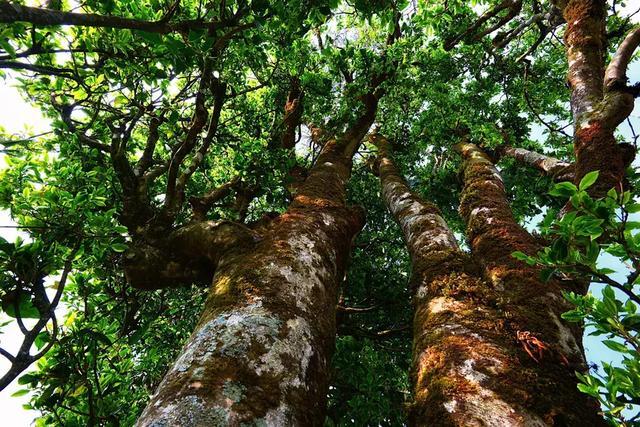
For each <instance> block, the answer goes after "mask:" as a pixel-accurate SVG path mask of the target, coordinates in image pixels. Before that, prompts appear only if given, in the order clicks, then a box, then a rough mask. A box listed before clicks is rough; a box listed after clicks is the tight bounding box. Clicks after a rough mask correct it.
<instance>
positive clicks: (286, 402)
mask: <svg viewBox="0 0 640 427" xmlns="http://www.w3.org/2000/svg"><path fill="white" fill-rule="evenodd" d="M365 104H366V105H365V106H366V109H365V112H364V114H363V115H362V116H361V117H360V119H359V120H358V121H357V122H356V124H355V125H354V126H353V127H352V128H351V129H350V131H349V132H347V133H346V134H345V135H344V136H343V137H342V138H340V139H339V140H337V141H336V140H332V141H329V142H328V143H327V144H326V145H325V147H324V149H323V152H322V154H321V155H320V157H319V158H318V161H317V162H316V164H315V166H314V167H313V168H312V169H311V171H310V174H309V177H308V178H307V179H306V180H305V182H304V184H303V185H302V187H301V188H300V190H299V192H298V193H297V194H296V197H295V199H294V201H293V202H292V204H291V206H290V207H289V209H288V210H287V212H285V213H284V214H282V215H280V216H279V217H277V218H276V219H274V220H273V221H272V223H271V224H270V225H269V226H268V228H267V229H266V231H265V232H264V233H263V235H262V236H261V237H260V238H259V240H258V241H257V242H255V243H247V244H245V245H239V246H236V247H234V248H233V249H230V250H229V251H228V252H226V253H225V254H224V255H222V256H221V258H220V260H219V262H218V264H217V269H216V272H215V275H214V278H213V286H212V288H211V291H210V294H209V298H208V299H207V302H206V304H205V308H204V312H203V314H202V317H201V318H200V321H199V322H198V325H197V327H196V329H195V331H194V333H193V334H192V336H191V337H190V339H189V340H188V342H187V344H186V346H185V347H184V349H183V350H182V353H181V355H180V357H179V358H178V360H177V361H176V362H175V364H174V366H173V367H172V368H171V369H170V370H169V372H168V373H167V374H166V376H165V378H164V379H163V381H162V383H161V384H160V386H159V387H158V390H157V392H156V393H155V394H154V396H153V397H152V398H151V401H150V403H149V405H148V406H147V408H146V409H145V411H144V412H143V414H142V415H141V417H140V418H139V420H138V424H137V425H139V426H165V425H166V426H213V425H216V426H217V425H233V426H238V425H274V426H275V425H277V426H285V425H305V426H306V425H309V426H315V425H318V426H320V425H323V423H324V411H325V406H326V395H327V389H328V377H329V375H328V368H329V366H328V364H329V361H330V358H331V355H332V351H333V346H334V340H335V328H336V326H335V314H336V304H337V295H338V285H339V283H340V282H341V281H342V279H343V276H344V269H345V267H346V264H347V259H348V255H349V250H350V247H351V242H352V239H353V237H354V236H355V234H356V233H357V232H358V231H359V229H360V228H361V227H362V225H363V223H364V218H363V215H362V212H361V211H360V210H359V209H354V208H349V207H347V206H346V201H345V184H346V182H347V180H348V178H349V175H350V172H351V158H352V156H353V154H354V153H355V150H356V149H357V146H358V145H359V143H360V141H361V140H362V138H363V137H364V135H365V133H366V131H367V130H368V128H369V127H370V126H371V123H372V122H373V119H374V116H375V110H376V107H377V99H373V100H372V102H367V103H365Z"/></svg>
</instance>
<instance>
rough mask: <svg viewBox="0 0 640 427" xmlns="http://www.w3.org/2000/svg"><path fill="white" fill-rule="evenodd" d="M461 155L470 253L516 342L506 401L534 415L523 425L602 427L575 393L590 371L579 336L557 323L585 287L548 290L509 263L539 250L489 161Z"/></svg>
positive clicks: (473, 151) (534, 275)
mask: <svg viewBox="0 0 640 427" xmlns="http://www.w3.org/2000/svg"><path fill="white" fill-rule="evenodd" d="M457 149H458V150H459V151H460V152H461V153H462V156H463V159H464V189H463V192H462V196H461V202H460V213H461V215H462V216H463V218H464V219H465V221H466V222H467V237H468V241H469V243H470V246H471V250H472V254H473V256H474V259H475V260H476V261H477V262H478V263H479V264H480V265H481V267H482V270H483V274H484V277H485V278H486V279H487V280H488V281H490V282H491V283H492V284H493V290H494V292H495V297H496V309H497V310H498V312H499V313H500V316H501V318H502V319H501V321H500V322H501V324H502V325H501V327H504V328H505V330H506V331H510V334H511V337H512V338H511V339H512V342H517V343H518V346H517V347H518V348H517V349H513V353H512V355H513V361H512V364H511V366H509V367H508V368H509V370H510V375H511V376H512V377H511V380H512V384H513V385H512V386H511V390H509V389H505V390H503V393H501V395H502V396H505V398H507V397H506V396H509V397H508V399H511V400H510V401H512V402H518V403H519V404H520V405H522V406H524V407H525V408H526V409H527V410H529V411H530V412H531V413H533V414H535V420H536V422H535V423H534V422H533V421H529V424H526V425H563V426H565V425H566V426H582V425H589V426H599V425H605V423H604V421H603V419H602V418H601V417H600V416H598V414H597V411H598V406H597V404H596V402H595V401H593V400H592V399H591V398H589V397H588V396H587V395H585V394H583V393H580V392H579V391H578V389H577V387H576V384H577V378H576V377H575V374H574V371H576V370H578V371H584V370H586V363H585V359H584V354H583V348H582V338H581V337H582V330H581V328H578V327H575V326H568V325H566V324H565V323H564V322H563V321H562V320H561V318H560V316H561V314H562V313H563V312H565V311H568V310H569V309H570V306H569V304H568V302H566V301H565V300H564V298H563V297H562V291H563V290H567V291H570V290H573V291H576V292H584V291H585V289H584V285H581V284H579V283H576V282H571V281H567V282H568V283H562V284H561V283H560V282H559V281H557V280H551V281H549V282H547V283H544V282H543V281H541V279H540V271H539V269H537V268H534V267H530V266H528V265H526V264H524V263H523V262H520V261H518V260H516V259H515V258H513V257H512V255H511V254H512V253H513V252H515V251H522V252H524V253H526V254H528V255H535V254H536V253H537V252H538V251H539V250H540V249H541V245H540V244H539V243H538V242H537V241H536V239H535V238H534V237H533V236H532V235H531V234H529V233H528V232H527V231H526V230H524V229H523V228H522V227H520V226H519V225H518V224H517V223H516V221H515V220H514V218H513V215H512V212H511V208H510V206H509V203H508V201H507V198H506V194H505V190H504V186H503V183H502V179H501V177H500V175H499V173H498V171H497V170H496V169H495V167H494V165H493V163H492V162H491V161H490V160H489V158H488V157H487V156H486V155H485V154H484V153H483V152H482V151H481V150H480V149H478V147H476V146H475V145H473V144H469V143H462V144H459V145H458V146H457ZM484 375H486V376H489V374H486V373H485V374H484Z"/></svg>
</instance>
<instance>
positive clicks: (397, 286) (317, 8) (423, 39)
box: [0, 0, 640, 426]
mask: <svg viewBox="0 0 640 427" xmlns="http://www.w3.org/2000/svg"><path fill="white" fill-rule="evenodd" d="M0 3H5V2H0ZM16 3H23V2H16ZM498 3H500V2H498V1H493V0H492V1H478V2H466V1H458V0H455V1H448V2H431V1H416V0H413V1H404V0H378V1H353V2H338V1H337V0H336V1H320V0H287V1H285V0H277V1H263V0H253V1H248V0H230V1H218V2H214V1H211V2H202V1H196V0H182V1H177V2H167V3H164V2H159V1H157V0H148V1H131V0H117V1H115V0H111V1H97V0H87V1H85V2H82V3H81V4H77V3H75V2H66V1H62V2H57V1H50V2H47V7H49V8H51V9H57V10H65V11H69V10H71V8H75V9H74V10H75V11H76V12H78V13H96V14H100V15H104V16H118V17H127V18H131V19H132V20H137V21H147V22H156V23H160V24H157V25H155V24H154V25H155V26H153V25H151V24H149V26H148V27H147V28H146V29H136V28H131V27H129V28H128V27H126V26H125V27H124V28H113V25H103V26H83V25H71V26H67V25H45V24H39V25H34V24H30V23H26V22H15V23H10V24H0V49H1V50H0V77H2V78H4V82H5V84H9V82H17V84H18V87H19V90H20V91H21V93H22V94H23V95H24V97H25V99H27V100H28V101H29V102H30V103H32V104H33V105H35V106H37V108H39V109H40V110H41V111H42V114H43V115H44V117H46V119H47V120H48V121H49V123H50V129H51V130H50V131H49V132H47V133H45V134H44V135H36V136H31V135H9V134H7V133H6V132H4V131H3V130H2V128H1V127H0V133H1V135H0V137H1V139H2V141H0V145H2V147H3V150H2V153H3V154H4V156H3V159H4V162H5V166H4V167H3V169H2V170H1V171H0V208H2V209H5V210H8V211H9V212H10V215H11V217H12V218H13V220H14V221H15V222H16V223H17V224H19V226H20V227H23V229H24V230H26V232H27V233H28V234H29V239H28V240H27V241H20V240H19V241H16V242H7V241H6V240H0V302H1V303H2V304H1V306H2V313H1V315H2V318H1V319H0V321H6V322H4V323H0V324H1V325H2V327H9V325H10V324H12V326H15V324H18V327H19V329H20V330H22V331H23V332H24V337H25V342H26V343H27V345H26V350H27V352H28V351H29V349H30V348H31V349H32V351H31V355H36V357H30V358H27V359H25V360H26V362H25V363H26V364H25V365H24V366H22V367H21V368H19V369H17V371H16V375H18V374H21V373H22V370H24V369H25V368H26V367H27V366H29V365H30V364H32V363H33V364H34V365H35V366H36V369H35V370H32V371H29V372H28V373H22V375H21V376H19V378H18V379H16V380H15V381H17V382H18V383H19V384H22V385H24V390H25V391H24V393H26V392H27V391H26V390H31V391H33V393H34V394H33V398H32V400H31V403H30V405H29V406H30V407H31V408H34V409H37V410H38V411H40V412H41V414H42V415H41V417H40V418H39V419H38V421H37V425H43V426H44V425H65V426H73V425H127V426H128V425H132V424H133V423H134V422H135V419H136V418H137V416H138V415H139V414H140V412H141V411H142V409H143V408H144V406H145V404H146V402H147V401H148V398H149V394H150V393H152V392H153V390H154V389H155V387H156V386H157V385H158V383H159V381H160V380H161V378H162V376H163V375H164V373H165V372H166V370H167V368H168V367H169V365H170V363H171V361H172V360H173V359H174V358H175V357H176V355H177V353H178V351H179V350H180V348H181V346H182V344H183V342H184V341H185V340H186V338H187V337H188V336H189V334H190V332H191V331H192V328H193V326H194V324H195V322H196V321H197V318H198V314H199V313H200V310H201V307H202V303H203V301H204V296H205V294H206V290H207V287H206V285H207V283H204V284H203V283H198V281H197V280H195V281H194V282H195V283H193V284H191V283H185V286H184V287H182V288H178V289H175V288H170V289H162V290H156V291H142V290H139V289H134V288H132V287H131V286H130V285H129V284H128V283H127V281H126V280H125V277H124V273H123V268H122V266H123V263H124V262H125V260H124V254H125V251H126V250H127V248H128V247H129V246H130V245H131V243H132V237H133V236H134V234H135V233H136V232H137V230H138V227H140V224H139V222H138V221H139V218H142V217H145V216H149V217H153V218H154V220H156V219H157V220H158V223H159V224H167V223H168V224H184V223H187V222H188V221H189V220H190V218H191V215H192V211H193V207H194V206H195V205H196V204H197V202H198V199H199V198H200V200H202V197H203V195H205V194H207V193H209V192H210V191H211V190H214V189H221V188H222V187H223V186H225V185H227V187H225V188H228V189H229V191H227V192H225V193H223V194H222V193H221V194H220V197H218V198H217V199H216V200H215V201H213V203H212V204H211V206H209V208H210V209H208V210H207V211H205V213H206V218H209V219H215V220H233V221H240V222H244V223H246V224H249V223H252V222H256V221H259V220H261V218H264V217H265V216H268V215H271V214H272V213H274V212H276V213H278V212H282V211H283V210H284V209H285V208H286V206H287V204H288V202H289V201H290V199H291V194H292V192H293V191H295V189H294V188H293V187H294V186H293V184H295V176H294V173H292V171H293V170H295V169H296V168H297V169H300V170H302V172H301V173H304V169H305V168H308V167H309V166H310V165H311V164H312V163H313V161H314V159H315V158H316V156H317V154H318V152H319V150H320V148H321V144H322V142H323V140H324V139H323V138H325V137H323V136H322V135H334V134H337V133H340V132H343V131H344V130H345V129H346V128H347V125H348V124H349V123H351V122H353V121H354V120H355V118H356V117H357V114H356V113H357V112H358V111H359V110H360V109H361V106H360V98H359V97H360V96H361V95H362V93H363V92H364V91H365V89H366V87H367V85H368V84H369V83H370V80H371V78H372V76H375V75H378V74H380V73H387V74H389V78H388V79H387V80H386V81H385V82H384V83H383V84H382V90H383V91H384V96H383V97H382V98H381V101H380V106H379V110H378V113H377V119H376V125H377V126H378V127H379V128H380V129H381V132H383V133H384V134H385V135H387V136H388V138H389V139H390V140H392V141H393V145H394V151H395V153H396V154H395V156H396V161H397V163H398V165H399V166H400V167H401V168H402V172H403V173H404V175H405V176H406V177H407V178H408V181H409V183H410V184H411V185H412V187H413V188H414V189H415V190H416V191H418V192H420V193H421V194H422V195H423V196H424V197H425V199H427V200H430V201H433V202H434V203H435V204H437V205H438V206H439V208H440V209H441V210H442V212H443V215H444V216H445V218H446V219H447V221H448V223H449V225H450V226H451V228H452V229H453V230H454V232H456V234H457V235H460V236H462V235H463V229H464V225H463V223H462V220H461V219H460V217H459V215H458V213H457V208H458V198H459V191H460V182H459V175H458V173H459V166H460V160H459V158H458V156H457V155H456V154H455V152H454V151H453V150H452V149H451V147H452V146H453V145H454V144H456V143H457V142H459V139H460V129H464V132H465V133H467V134H468V135H469V136H470V138H471V139H472V140H473V141H475V142H476V143H478V144H479V145H481V146H482V147H483V148H484V149H485V150H486V151H487V152H489V153H491V154H494V155H495V156H496V159H498V158H499V153H500V147H501V146H503V145H505V144H509V145H511V146H517V147H522V148H527V149H530V150H535V151H540V152H542V151H545V152H547V153H551V154H553V155H555V156H556V157H558V158H561V159H564V160H567V161H572V156H573V152H572V149H571V144H572V142H571V136H570V134H571V128H570V120H571V114H570V109H569V108H568V107H567V105H568V102H569V90H568V89H567V88H566V86H565V76H566V69H567V61H566V56H565V52H564V48H563V45H562V41H561V39H560V38H559V37H560V36H561V32H562V28H563V27H562V26H561V25H560V24H561V22H557V23H556V27H554V28H547V27H544V26H542V25H540V26H532V27H528V29H526V30H524V31H522V30H520V31H517V32H516V30H517V29H518V28H519V27H520V25H521V24H522V23H525V22H528V20H529V19H530V18H532V17H533V16H534V15H536V14H538V13H539V8H540V7H541V5H540V4H539V2H538V1H536V0H532V1H528V0H527V1H524V2H522V8H521V16H520V17H519V18H518V19H515V20H513V21H510V22H507V23H506V26H505V27H504V28H502V29H500V30H499V31H498V35H501V34H502V39H501V40H506V39H509V40H508V43H507V42H505V43H504V45H501V44H500V43H496V42H495V39H494V41H493V43H492V41H491V39H490V38H488V37H482V36H479V34H472V33H468V31H467V29H468V28H470V26H472V24H473V23H474V22H476V20H477V18H478V16H479V15H481V14H482V13H483V12H484V11H486V10H488V9H490V8H491V7H493V6H495V5H497V4H498ZM4 7H5V6H4V5H1V7H0V11H3V10H5V9H3V8H4ZM8 7H10V6H8ZM0 13H4V12H0ZM609 13H610V15H611V16H610V18H609V20H608V23H609V24H608V25H609V28H608V31H609V32H610V34H611V37H610V39H609V42H610V50H611V51H613V50H614V49H615V46H616V45H617V44H618V42H619V41H620V39H621V37H622V36H623V35H624V33H625V32H626V30H628V29H629V28H631V23H630V21H629V19H627V17H626V16H619V15H618V13H619V12H618V11H617V10H616V9H615V6H614V7H612V8H611V10H610V11H609ZM0 22H2V21H1V20H0ZM167 23H175V25H174V26H173V27H170V26H169V27H170V28H169V27H168V26H167ZM110 27H111V28H110ZM543 27H544V28H543ZM398 31H399V32H400V33H401V36H400V37H399V38H398V39H397V40H396V41H395V42H394V43H392V44H390V45H388V44H387V43H386V41H387V40H388V38H389V35H390V34H393V33H394V32H398ZM509 31H512V32H511V33H510V32H509ZM489 33H490V32H487V34H489ZM485 35H486V34H485ZM542 35H544V37H542ZM452 40H454V41H455V40H457V41H456V42H452ZM447 45H452V46H447ZM445 47H448V48H447V49H445ZM295 85H299V86H300V88H301V92H302V93H303V94H304V96H302V97H300V98H299V99H298V102H299V103H300V104H301V105H302V110H303V112H302V116H301V119H300V120H299V121H300V123H298V124H296V135H295V137H296V146H295V148H293V149H292V148H287V147H282V146H281V145H279V144H278V143H277V142H275V141H278V140H279V139H280V138H281V136H282V134H283V133H284V132H285V128H286V120H285V118H286V117H285V103H286V101H287V96H288V94H289V93H290V92H291V91H292V88H294V86H295ZM202 111H208V113H206V114H205V118H204V121H203V122H202V123H201V124H202V125H201V126H199V127H198V126H195V124H197V123H198V122H199V120H200V116H199V114H200V113H201V112H202ZM216 111H217V114H218V118H217V119H216V120H217V121H216V122H215V124H214V118H215V117H216ZM5 120H11V117H6V116H5V117H3V118H1V119H0V124H2V122H3V121H5ZM209 120H210V121H209ZM194 126H195V127H194ZM210 131H211V132H210ZM192 134H193V135H195V136H194V137H193V138H192V139H193V143H194V147H195V149H194V151H192V152H189V153H187V156H186V158H185V159H183V160H184V164H183V167H182V169H180V168H179V167H178V172H182V173H183V174H184V175H182V176H184V177H185V179H184V180H181V179H176V178H175V177H173V178H172V177H171V170H172V164H171V159H175V154H176V152H178V151H179V150H180V147H182V146H184V144H185V143H184V141H187V140H189V138H190V135H192ZM312 134H313V135H312ZM317 134H320V136H318V135H317ZM196 136H197V138H196ZM621 140H622V137H621ZM627 142H633V143H634V144H635V141H627ZM195 144H197V145H195ZM148 147H152V148H151V152H150V153H149V149H148ZM192 148H193V147H192ZM374 150H375V149H374V147H372V146H370V145H365V146H364V147H363V148H362V149H361V150H360V152H359V153H358V154H357V156H356V158H355V166H354V172H353V177H352V179H351V181H350V183H349V197H350V200H351V202H352V203H353V204H357V205H360V206H362V207H363V208H364V210H365V211H366V214H367V215H366V216H367V223H366V226H365V228H364V230H363V231H362V232H361V233H360V234H359V236H358V237H357V239H356V241H355V242H354V243H353V253H352V257H351V261H350V268H349V271H348V273H347V275H346V277H345V281H344V284H343V286H342V291H341V292H342V293H341V297H340V301H339V310H338V339H337V343H336V349H335V355H334V358H333V364H332V372H333V376H332V385H331V387H330V395H329V410H328V418H327V421H326V423H327V425H402V424H403V423H404V422H405V414H406V411H405V405H407V404H409V403H410V401H411V396H410V387H409V381H408V369H409V365H410V363H409V362H410V352H411V328H410V326H409V325H410V323H411V316H412V311H411V301H410V292H409V290H408V289H407V285H408V279H409V274H410V271H409V270H410V265H409V262H408V257H407V254H406V249H405V246H404V244H403V241H402V237H401V234H400V232H399V230H398V228H397V225H396V224H395V223H394V221H393V219H392V218H391V217H390V216H389V214H388V212H387V211H386V209H385V207H384V204H383V202H382V200H381V199H380V197H379V192H380V189H379V184H378V178H377V177H376V176H374V175H373V174H372V173H371V167H370V166H371V163H372V162H373V158H374V157H375V153H374ZM190 165H191V166H190ZM178 166H180V165H178ZM499 166H500V168H501V173H502V175H503V178H504V182H505V186H506V188H507V191H508V194H509V196H510V197H511V203H512V208H513V210H514V213H515V215H516V217H517V219H518V220H519V221H521V222H523V223H524V222H526V221H531V219H532V218H539V217H540V216H541V215H542V214H543V213H546V216H545V219H544V220H543V221H542V222H541V233H542V236H541V238H544V239H547V242H548V243H549V249H548V250H547V251H545V252H544V253H541V254H539V256H538V257H528V256H525V255H524V254H516V256H517V257H520V258H522V259H524V260H526V261H527V262H529V263H532V264H535V263H539V264H543V265H544V266H545V267H547V269H546V270H545V272H546V274H547V275H548V276H550V275H551V274H555V275H559V276H562V275H563V274H570V275H578V276H580V277H583V278H584V280H593V281H594V282H595V283H596V284H594V286H593V293H589V294H587V295H575V294H567V298H568V299H569V300H570V301H571V302H572V303H574V304H575V306H576V308H575V310H573V311H571V312H569V313H567V314H566V315H565V319H566V320H567V321H572V322H584V323H585V324H586V325H588V326H589V329H588V330H587V332H588V333H591V334H594V335H597V336H599V337H602V339H603V341H602V342H603V343H604V345H605V346H607V347H608V348H609V349H610V350H611V351H613V352H615V353H619V354H621V355H622V361H621V362H619V363H618V362H615V361H612V362H611V363H610V362H607V361H604V362H602V363H601V364H600V366H598V367H595V368H594V371H593V373H592V374H591V375H587V376H584V377H582V378H581V379H582V384H581V385H580V388H581V390H582V391H584V392H585V393H588V394H591V395H593V396H595V397H597V398H598V399H599V400H600V401H601V402H602V405H603V406H602V407H603V410H604V413H605V416H606V417H607V419H609V420H610V421H611V423H612V424H614V425H640V419H638V415H640V412H639V411H640V405H639V403H640V335H639V333H640V317H639V315H638V312H637V309H638V304H639V297H638V292H637V290H638V288H637V287H638V286H639V283H640V279H638V277H639V274H640V265H639V263H640V237H638V236H639V235H640V234H639V233H638V228H640V223H639V222H636V221H634V218H633V214H635V213H637V212H639V211H640V205H638V200H637V197H638V190H637V188H638V187H637V185H635V184H636V183H637V176H636V175H635V172H634V171H633V170H629V181H630V184H631V185H630V186H629V190H626V191H623V192H616V191H615V190H613V191H612V192H610V194H609V195H608V196H607V198H604V199H601V200H593V199H591V198H590V197H589V196H588V195H587V194H586V192H585V191H584V190H585V189H586V188H588V186H589V185H590V184H593V182H594V181H595V180H596V178H597V174H593V175H589V176H588V178H587V177H585V179H583V183H582V184H581V185H580V186H579V188H578V187H576V186H575V185H573V184H571V183H561V184H556V185H555V186H554V185H553V184H552V179H551V178H550V177H546V176H540V174H539V173H538V172H537V171H536V170H534V169H532V168H530V167H526V166H523V165H522V164H520V163H517V162H515V161H514V160H513V159H509V158H503V159H502V160H501V161H500V163H499ZM134 175H135V176H144V177H145V178H144V179H145V181H144V189H145V191H146V192H147V193H146V194H145V196H144V197H145V198H146V199H148V201H149V204H150V206H152V208H153V214H149V212H147V211H145V210H144V209H139V210H138V211H136V210H135V209H133V210H131V209H130V207H132V206H133V207H134V208H137V207H138V206H139V205H138V204H137V201H136V200H134V199H135V197H133V196H132V194H133V193H132V192H131V188H130V187H131V185H132V184H131V182H132V181H131V176H134ZM171 188H173V189H176V188H177V190H176V191H169V189H171ZM550 190H551V193H549V191H550ZM134 192H135V191H134ZM567 198H570V204H571V206H572V209H571V211H570V212H569V213H567V214H565V215H563V216H558V212H559V211H561V210H562V209H563V206H564V204H565V202H566V200H565V199H567ZM132 200H133V201H132ZM125 211H128V212H132V211H134V212H136V215H130V214H129V213H126V212H125ZM154 215H155V216H154ZM461 243H464V242H461ZM603 253H608V254H609V255H611V256H612V257H614V258H615V259H617V260H620V261H621V262H614V261H612V260H611V259H608V258H604V257H603V255H602V254H603ZM622 263H628V264H629V267H630V272H629V275H628V276H627V277H622V276H623V275H621V274H619V267H620V265H624V264H622ZM603 264H606V265H603ZM598 283H604V284H605V285H606V286H605V287H602V286H601V285H600V284H598ZM203 285H204V286H203ZM32 328H33V329H32ZM1 338H2V337H1V336H0V339H1ZM0 344H1V342H0ZM16 350H17V349H9V348H4V349H3V353H2V354H3V355H4V354H5V353H4V351H7V352H9V353H12V354H14V355H15V354H16ZM9 357H13V356H11V355H9ZM27 362H28V363H27ZM12 369H13V368H12ZM2 374H4V373H2ZM21 393H23V392H18V394H21Z"/></svg>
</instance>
